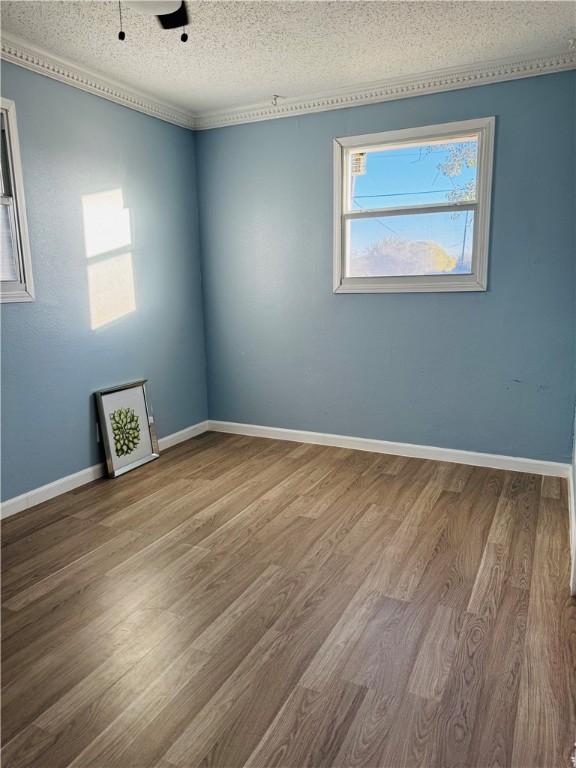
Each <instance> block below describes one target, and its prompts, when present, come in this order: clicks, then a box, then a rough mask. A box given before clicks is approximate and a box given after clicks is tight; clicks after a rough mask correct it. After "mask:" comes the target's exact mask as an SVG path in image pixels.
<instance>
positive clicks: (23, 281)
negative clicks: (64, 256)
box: [0, 98, 34, 302]
mask: <svg viewBox="0 0 576 768" xmlns="http://www.w3.org/2000/svg"><path fill="white" fill-rule="evenodd" d="M1 102H2V103H1V105H0V108H1V109H2V114H3V115H4V124H5V127H6V144H7V147H6V149H7V154H8V168H9V175H10V184H11V189H10V192H11V194H10V195H9V196H6V197H2V203H3V204H6V205H9V206H10V207H11V213H12V215H11V220H12V224H13V227H14V243H15V246H16V253H17V259H18V263H17V266H18V274H19V278H18V279H17V280H1V281H0V302H14V301H34V281H33V278H32V259H31V256H30V241H29V239H28V221H27V219H26V200H25V197H24V181H23V178H22V160H21V158H20V143H19V141H18V124H17V122H16V105H15V103H14V102H13V101H11V100H10V99H5V98H2V99H1Z"/></svg>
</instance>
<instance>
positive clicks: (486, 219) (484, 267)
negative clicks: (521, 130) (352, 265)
mask: <svg viewBox="0 0 576 768" xmlns="http://www.w3.org/2000/svg"><path fill="white" fill-rule="evenodd" d="M494 126H495V118H494V117H483V118H480V119H476V120H463V121H460V122H454V123H441V124H439V125H426V126H422V127H420V128H408V129H406V130H400V131H386V132H384V133H368V134H363V135H361V136H346V137H343V138H337V139H334V285H333V290H334V293H399V292H413V291H416V292H417V291H420V292H439V291H485V290H486V287H487V277H488V246H489V235H490V201H491V193H492V165H493V156H494ZM466 133H468V134H469V133H476V134H477V135H478V163H477V176H476V178H477V182H476V183H477V188H476V193H477V195H476V201H475V202H473V203H470V202H461V203H454V202H447V203H439V204H429V205H426V204H424V205H411V206H401V207H395V208H385V209H382V208H381V209H371V210H367V211H348V210H347V209H346V206H347V201H348V190H347V188H346V187H347V183H348V177H347V173H346V170H345V169H346V168H347V167H348V158H349V156H350V154H352V153H353V152H358V151H365V150H374V149H378V148H380V147H385V146H386V145H388V144H403V143H410V142H414V141H421V142H422V143H425V142H426V141H427V140H430V141H438V139H450V138H454V137H457V136H459V135H462V134H466ZM459 210H472V211H474V235H473V238H474V239H473V244H472V272H471V274H469V275H448V274H447V275H443V274H441V275H406V276H393V277H346V272H345V260H346V248H347V243H346V222H347V221H348V220H351V219H359V218H360V219H361V218H368V217H373V216H378V217H382V216H395V215H406V214H419V213H435V212H444V211H459Z"/></svg>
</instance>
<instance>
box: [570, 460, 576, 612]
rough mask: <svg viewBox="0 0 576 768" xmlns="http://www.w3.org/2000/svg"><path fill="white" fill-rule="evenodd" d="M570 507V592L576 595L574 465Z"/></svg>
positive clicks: (575, 484) (571, 469) (575, 479)
mask: <svg viewBox="0 0 576 768" xmlns="http://www.w3.org/2000/svg"><path fill="white" fill-rule="evenodd" d="M568 507H569V509H570V554H571V556H572V566H571V568H570V594H571V595H573V596H574V597H576V477H574V465H572V466H571V467H570V475H569V476H568Z"/></svg>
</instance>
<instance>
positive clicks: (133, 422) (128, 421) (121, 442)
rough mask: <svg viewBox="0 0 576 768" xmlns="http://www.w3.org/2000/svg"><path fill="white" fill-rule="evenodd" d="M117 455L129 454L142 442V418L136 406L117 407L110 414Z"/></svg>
mask: <svg viewBox="0 0 576 768" xmlns="http://www.w3.org/2000/svg"><path fill="white" fill-rule="evenodd" d="M110 423H111V424H112V433H113V435H114V450H115V451H116V456H128V455H129V454H130V453H132V452H133V451H134V449H135V448H137V446H138V444H139V443H140V419H139V418H138V416H137V415H136V413H135V412H134V408H117V409H116V410H115V411H112V413H111V414H110Z"/></svg>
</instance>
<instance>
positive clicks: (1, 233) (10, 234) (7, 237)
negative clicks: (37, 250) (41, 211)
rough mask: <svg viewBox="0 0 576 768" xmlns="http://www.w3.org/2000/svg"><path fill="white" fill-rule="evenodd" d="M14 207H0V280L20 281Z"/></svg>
mask: <svg viewBox="0 0 576 768" xmlns="http://www.w3.org/2000/svg"><path fill="white" fill-rule="evenodd" d="M12 214H13V211H12V206H11V205H0V280H19V279H20V275H19V271H18V255H17V251H16V246H15V238H14V230H13V222H12Z"/></svg>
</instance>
